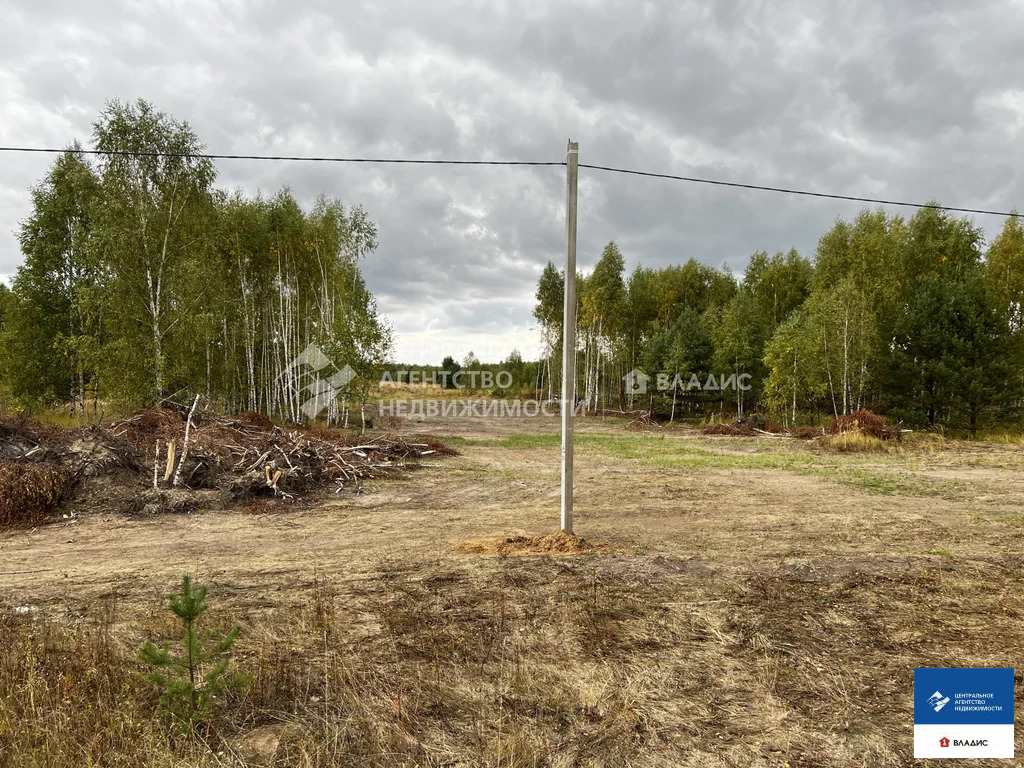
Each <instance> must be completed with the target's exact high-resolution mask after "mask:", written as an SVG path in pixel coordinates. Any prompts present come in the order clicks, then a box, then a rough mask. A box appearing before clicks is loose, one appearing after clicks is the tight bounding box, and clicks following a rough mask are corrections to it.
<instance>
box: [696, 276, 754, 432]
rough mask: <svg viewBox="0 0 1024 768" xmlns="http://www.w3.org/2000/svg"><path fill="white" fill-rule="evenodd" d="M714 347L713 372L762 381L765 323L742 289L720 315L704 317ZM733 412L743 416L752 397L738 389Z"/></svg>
mask: <svg viewBox="0 0 1024 768" xmlns="http://www.w3.org/2000/svg"><path fill="white" fill-rule="evenodd" d="M706 318H707V320H708V322H709V323H710V325H711V334H712V338H713V339H714V343H715V368H716V369H717V370H718V371H720V372H724V373H735V374H737V375H738V376H739V375H743V374H746V375H748V376H750V377H751V382H752V383H756V382H757V381H758V380H759V379H760V378H761V370H762V360H763V356H764V344H765V340H766V339H765V337H766V330H767V328H766V323H765V320H764V317H762V315H761V310H760V307H759V306H758V304H757V300H756V299H755V298H754V295H753V293H752V292H751V290H750V289H749V288H747V287H744V288H743V289H741V290H740V291H738V292H737V293H736V295H735V296H733V298H732V300H731V301H730V302H729V303H728V304H727V305H726V306H725V307H724V308H723V309H722V310H721V311H720V312H719V313H715V312H714V311H713V310H712V311H711V312H709V313H708V314H707V315H706ZM735 396H736V411H737V413H738V414H739V415H740V416H742V415H743V413H744V406H745V403H746V401H747V400H748V398H749V397H750V396H751V393H747V392H744V391H743V390H742V389H740V388H737V389H736V392H735Z"/></svg>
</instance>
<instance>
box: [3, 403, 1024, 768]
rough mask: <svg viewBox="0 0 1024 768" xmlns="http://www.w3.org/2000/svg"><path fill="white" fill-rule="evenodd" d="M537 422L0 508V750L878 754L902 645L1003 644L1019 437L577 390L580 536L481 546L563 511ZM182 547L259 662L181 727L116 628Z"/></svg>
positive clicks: (245, 664) (169, 579) (906, 745)
mask: <svg viewBox="0 0 1024 768" xmlns="http://www.w3.org/2000/svg"><path fill="white" fill-rule="evenodd" d="M557 426H558V425H557V423H556V422H555V421H554V420H551V419H542V418H538V419H455V420H422V421H414V422H409V423H407V424H405V426H404V428H405V431H406V432H407V433H408V434H430V435H436V436H440V437H442V438H444V439H446V440H447V442H449V443H450V444H451V445H453V446H454V447H456V448H457V449H458V450H459V451H461V453H462V455H461V456H458V457H453V458H445V459H438V460H437V461H436V462H431V463H430V464H429V465H427V466H423V467H422V468H421V469H419V470H418V471H416V472H412V473H408V474H406V475H404V476H402V477H399V478H394V479H388V480H378V481H373V482H372V483H369V484H367V485H366V486H364V488H363V492H362V493H359V494H340V495H331V496H329V497H324V498H322V499H319V500H317V501H316V503H311V504H306V505H303V506H279V505H275V504H261V505H254V506H252V507H249V508H247V509H246V510H245V511H235V512H221V511H215V510H209V511H206V512H205V513H204V514H192V515H168V516H161V517H151V518H138V517H125V516H117V515H114V514H112V513H111V512H110V511H109V510H104V509H102V508H97V509H92V510H89V511H88V512H87V513H85V514H82V515H81V516H80V517H79V518H78V519H77V520H74V521H68V520H65V521H62V522H58V523H54V524H51V525H47V526H42V527H39V528H37V529H34V530H29V531H24V530H23V531H17V532H6V533H0V571H2V572H3V574H2V575H0V766H18V767H19V768H20V767H21V766H40V767H41V766H47V767H48V766H72V765H74V766H81V765H109V766H121V765H124V766H136V765H155V766H171V765H175V766H177V765H185V766H228V765H230V766H236V765H280V766H286V765H287V766H335V765H352V766H365V765H370V766H373V765H379V766H438V767H440V766H466V767H468V766H509V767H510V768H511V767H512V766H576V765H595V766H709V767H710V768H715V767H716V766H778V767H780V768H781V767H782V766H787V765H788V766H790V768H796V767H797V766H803V767H805V768H812V767H813V768H817V767H819V766H903V765H911V764H913V763H914V761H913V759H912V722H913V719H912V682H913V669H914V667H918V666H1015V665H1017V662H1018V661H1019V659H1020V657H1021V652H1022V650H1024V639H1022V633H1021V621H1022V614H1024V558H1022V557H1021V550H1022V543H1024V542H1022V539H1024V508H1022V504H1021V499H1022V497H1024V496H1022V494H1024V473H1022V472H1021V470H1022V468H1024V449H1022V448H1021V446H1020V445H1018V444H1015V443H1013V442H1012V441H1010V442H1007V443H1005V444H999V443H994V442H987V443H961V442H942V441H938V440H933V439H917V440H915V439H910V440H907V441H906V442H905V444H904V445H903V446H901V447H899V448H896V449H891V450H884V451H880V452H878V451H874V452H832V451H828V450H823V449H822V448H821V447H820V446H819V445H818V444H817V443H811V444H809V443H804V442H799V441H793V440H778V439H767V438H731V437H703V436H700V435H698V434H696V433H694V432H692V431H689V430H686V429H682V428H678V429H676V428H673V429H664V428H661V429H653V430H651V431H648V432H634V431H629V430H627V429H626V427H625V424H624V423H623V422H621V421H616V420H612V419H609V420H602V419H584V420H581V421H580V422H579V424H578V435H577V462H576V466H577V517H576V532H577V533H578V534H579V535H581V536H583V537H584V538H585V539H586V540H587V542H588V543H589V545H590V546H589V548H587V549H586V550H585V551H583V552H581V553H571V554H565V555H545V554H529V555H523V556H515V555H513V556H507V555H506V556H502V555H490V554H486V553H487V552H489V551H497V550H495V549H493V548H488V546H483V545H481V546H477V545H478V544H479V543H480V542H484V543H487V542H495V541H497V542H501V541H503V540H504V538H505V537H516V536H535V535H541V534H546V533H548V532H550V531H551V530H552V529H553V528H555V527H556V525H557V517H558V455H559V436H558V432H557ZM186 571H188V572H191V573H194V574H195V575H196V576H197V577H198V578H199V579H200V580H201V581H203V582H204V583H206V584H208V585H209V586H210V589H211V594H212V598H213V605H214V608H213V610H212V611H211V612H210V614H209V615H208V616H207V625H208V626H209V627H211V628H214V627H215V628H220V629H226V628H227V627H229V626H230V625H231V624H233V623H238V624H240V625H241V626H242V630H243V631H242V635H241V637H240V639H239V640H238V642H237V644H236V646H235V654H234V663H235V666H236V667H237V668H238V669H239V670H240V671H243V672H246V673H248V674H250V675H251V680H252V682H251V684H250V686H249V687H248V689H247V690H245V691H243V692H240V693H238V694H236V695H235V696H234V697H232V698H231V699H230V700H228V701H226V702H225V703H224V706H223V708H222V710H221V712H220V714H219V716H218V717H217V718H216V720H215V721H214V722H212V723H211V724H210V726H209V727H206V728H203V729H201V730H200V732H199V733H197V734H195V735H194V736H191V737H187V738H182V737H175V736H173V735H169V734H168V731H167V729H166V727H165V725H164V723H163V722H162V721H161V719H160V718H159V716H158V715H157V714H156V696H157V695H156V692H155V690H154V689H153V687H152V685H151V684H150V683H149V682H148V681H147V680H146V670H145V669H144V668H143V667H142V665H141V664H140V663H139V662H138V661H137V660H136V655H137V650H138V647H139V645H140V643H141V642H142V641H144V640H146V639H153V640H158V641H159V640H162V639H165V638H167V637H169V636H170V635H171V634H172V633H173V624H172V622H171V621H170V614H169V613H168V612H167V610H166V608H165V607H164V602H163V601H164V596H165V595H166V594H167V593H168V592H170V591H171V590H172V589H173V588H174V587H175V585H176V583H177V582H178V580H179V579H180V576H181V574H182V573H183V572H186ZM1018 666H1019V665H1018ZM1020 748H1021V745H1020V744H1018V750H1020ZM1001 764H1005V763H1001Z"/></svg>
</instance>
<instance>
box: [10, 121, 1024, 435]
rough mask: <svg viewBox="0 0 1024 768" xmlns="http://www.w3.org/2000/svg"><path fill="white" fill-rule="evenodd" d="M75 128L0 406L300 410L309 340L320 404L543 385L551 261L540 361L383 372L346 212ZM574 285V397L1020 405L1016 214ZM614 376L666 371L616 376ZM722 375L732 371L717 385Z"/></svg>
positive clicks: (967, 407) (41, 237)
mask: <svg viewBox="0 0 1024 768" xmlns="http://www.w3.org/2000/svg"><path fill="white" fill-rule="evenodd" d="M92 141H93V144H92V149H90V150H86V151H83V150H82V147H81V146H80V145H78V144H74V145H72V146H71V147H70V148H69V150H70V151H68V152H64V153H61V154H58V155H57V156H56V160H55V162H54V163H53V165H52V166H51V167H50V169H49V171H48V173H47V174H46V176H45V178H44V179H42V180H41V181H40V182H39V184H38V185H37V186H35V187H34V188H33V189H32V191H31V194H32V210H31V213H30V215H29V216H28V217H27V218H26V219H25V220H24V221H23V222H22V224H21V228H20V232H19V233H18V235H19V241H20V247H21V251H22V255H23V263H22V265H21V266H20V267H19V269H18V272H17V274H16V276H15V277H14V280H13V283H12V286H11V287H10V288H7V287H5V286H3V285H2V284H0V399H3V400H6V401H8V402H12V403H14V404H16V405H17V406H18V407H20V408H22V409H23V410H25V409H27V410H31V409H32V408H33V407H37V406H39V405H47V404H56V403H67V404H69V407H70V410H71V414H72V415H78V416H80V417H81V416H82V415H84V414H85V413H86V412H88V411H91V412H92V413H93V415H95V414H96V412H97V411H98V410H100V409H101V405H100V404H101V403H103V402H109V403H112V404H116V406H117V407H118V408H119V409H129V408H133V407H139V406H150V405H154V404H159V403H163V402H167V401H178V402H182V401H186V402H187V401H188V400H190V399H191V398H192V397H193V396H194V395H197V394H198V395H203V396H205V397H206V398H207V399H208V400H209V402H210V403H212V404H214V405H215V406H216V407H218V408H220V409H221V410H224V411H228V412H239V411H243V410H249V411H259V412H263V413H265V414H267V415H269V416H272V417H275V418H279V419H282V420H287V421H301V420H303V418H304V413H303V410H302V406H303V402H304V401H305V400H306V399H307V397H308V393H306V392H304V391H303V388H302V386H301V383H300V382H299V380H298V378H297V376H296V374H295V370H294V366H293V361H294V360H296V358H298V357H299V356H300V355H301V354H302V353H303V352H304V351H305V350H306V349H307V347H308V346H309V345H310V344H313V345H315V346H316V347H317V348H318V349H319V350H322V352H323V353H324V355H326V358H329V359H330V360H333V361H344V363H345V364H347V365H349V366H351V369H352V376H351V378H350V379H349V378H346V380H344V381H340V383H339V384H338V386H337V387H336V391H337V392H338V393H339V397H338V398H337V399H336V400H331V401H330V403H329V408H330V410H329V411H328V413H327V416H328V418H334V417H338V416H339V414H340V413H346V412H347V409H348V407H349V405H350V404H359V405H362V404H364V403H366V402H367V400H368V399H370V398H373V397H376V396H378V394H380V395H382V396H383V395H385V394H386V393H384V392H383V391H381V392H378V385H379V382H380V380H381V377H382V376H384V378H385V379H388V378H391V380H393V381H397V380H400V379H401V377H402V375H403V374H402V371H418V372H419V373H420V374H423V373H431V372H433V373H441V374H443V375H445V376H451V375H453V374H454V373H455V372H457V371H459V370H460V369H461V370H466V371H472V370H479V371H489V372H491V373H493V374H497V373H499V372H501V371H507V372H509V373H510V374H511V379H510V380H511V385H508V383H509V382H508V380H503V382H502V385H501V386H491V387H489V388H484V389H482V390H480V389H477V387H476V386H475V384H474V385H472V386H470V387H469V388H470V389H471V390H473V391H474V392H482V393H485V394H490V395H492V396H497V397H507V396H521V397H538V398H547V399H555V398H557V397H558V396H559V394H560V389H561V381H560V367H561V339H562V302H563V291H564V274H563V273H562V272H561V271H560V270H559V269H558V268H556V267H555V265H554V264H552V263H548V264H547V266H546V267H545V268H544V269H543V271H542V273H541V275H540V278H539V282H538V285H537V292H536V299H537V303H536V307H535V310H534V316H535V319H536V321H537V327H538V328H539V331H540V335H541V340H542V349H543V353H542V355H541V359H540V360H535V361H531V360H524V359H523V358H522V356H521V355H520V353H519V352H518V351H513V352H512V353H511V354H510V355H509V356H508V358H507V359H505V360H501V361H483V362H482V361H480V360H478V359H477V358H476V357H475V356H474V355H473V354H472V353H471V352H470V353H469V354H468V355H467V356H466V357H465V358H463V359H462V360H461V361H457V360H456V359H455V358H454V357H448V358H446V359H445V360H444V361H443V362H441V361H439V362H441V364H440V366H436V365H435V366H425V365H396V364H395V363H394V362H393V361H392V360H391V357H392V354H391V353H392V348H393V331H392V329H391V328H390V326H389V325H388V323H387V321H386V319H385V318H383V317H382V316H381V315H380V314H379V313H378V311H377V306H376V302H375V300H374V297H373V295H372V294H371V292H370V291H369V290H368V289H367V287H366V285H365V282H364V280H363V278H362V275H361V273H360V264H361V262H362V260H363V259H364V258H366V257H367V256H368V255H370V254H371V253H373V251H374V250H375V248H376V245H377V230H376V227H375V226H374V224H373V223H372V221H370V219H369V217H368V216H367V214H366V212H365V211H364V210H363V209H362V208H360V207H358V206H356V207H346V205H345V204H343V203H342V202H341V201H338V200H333V199H328V198H326V197H324V196H321V197H319V198H318V199H317V200H316V201H315V202H314V203H313V204H312V205H311V206H309V207H308V209H307V210H304V209H303V207H302V206H301V205H300V204H299V203H298V202H297V201H296V199H295V197H294V196H293V195H292V193H291V192H290V191H289V190H288V189H287V188H285V189H282V190H281V191H280V192H278V193H277V194H276V195H273V196H272V197H264V196H262V195H259V194H257V195H256V196H246V195H245V194H243V193H241V192H239V191H226V190H222V189H218V188H217V187H216V186H215V182H216V171H215V168H214V166H213V163H212V161H211V160H210V159H209V158H208V157H206V156H205V155H204V151H205V146H204V144H203V143H202V142H201V141H200V139H199V138H198V137H197V136H196V134H195V133H194V132H193V130H192V129H191V128H190V127H189V125H188V124H187V123H184V122H181V121H178V120H175V119H174V118H173V117H171V116H169V115H167V114H164V113H162V112H159V111H158V110H156V109H155V108H154V107H153V106H152V105H150V104H149V103H147V102H145V101H137V102H132V103H121V102H117V101H114V102H111V103H110V104H108V105H107V107H106V109H105V110H104V111H103V112H102V113H101V114H100V115H99V117H98V119H97V120H96V122H95V124H94V131H93V136H92ZM577 280H578V290H577V297H578V304H577V311H576V317H577V329H576V330H577V340H578V344H577V401H578V403H579V404H580V407H581V408H582V409H583V410H585V411H587V412H591V413H596V412H599V411H601V410H603V409H609V408H611V409H616V410H622V409H628V410H636V409H644V410H648V411H650V412H651V413H652V414H654V415H657V416H659V417H663V418H666V419H668V420H676V419H695V418H700V419H704V418H724V417H725V416H726V414H728V415H730V416H733V415H734V416H735V417H737V418H742V417H743V416H744V415H746V414H750V413H751V412H755V411H757V412H762V413H766V414H771V415H772V417H773V418H775V419H777V420H779V421H781V422H783V423H785V424H787V425H795V424H797V423H800V422H804V421H815V420H818V419H821V418H823V417H829V416H838V415H841V414H845V413H849V412H851V411H856V410H859V409H862V408H869V409H871V410H874V411H876V412H880V413H884V414H887V415H888V416H889V417H890V419H891V420H897V421H900V422H902V423H904V424H907V425H910V426H915V427H924V426H931V427H942V428H948V429H953V430H962V431H969V432H972V433H974V432H977V430H978V429H980V428H984V427H988V426H992V425H1000V426H1015V425H1017V423H1018V419H1019V417H1020V405H1021V401H1022V398H1024V376H1022V371H1024V323H1022V312H1021V308H1022V304H1024V226H1022V223H1021V221H1020V218H1019V217H1018V216H1016V215H1013V216H1010V217H1008V218H1006V219H1005V223H1003V225H1002V229H1001V231H999V232H998V234H996V236H995V237H994V238H993V239H992V241H991V243H988V244H986V242H985V238H984V233H983V231H982V230H981V228H980V227H979V226H977V225H976V224H975V223H974V222H973V221H972V220H970V219H968V218H957V217H956V216H954V215H951V214H950V213H948V212H946V211H944V210H942V209H941V208H940V207H939V206H938V204H937V203H936V204H930V205H929V206H926V207H923V208H920V209H919V210H917V211H916V212H915V213H914V214H913V215H912V216H910V217H909V218H904V217H903V216H899V215H894V214H890V213H887V212H886V211H885V210H882V209H878V210H864V211H862V212H861V213H860V214H859V215H858V216H857V217H856V218H854V219H853V220H852V221H847V220H842V219H840V220H837V221H836V222H835V224H834V226H833V227H832V228H831V229H830V230H829V231H828V232H826V233H825V234H824V235H822V237H821V239H820V240H819V242H818V245H817V249H816V252H815V253H814V255H813V258H808V257H806V256H804V255H801V254H800V253H798V252H797V251H796V250H795V249H791V250H789V251H787V252H778V253H775V254H774V255H769V253H768V252H767V251H759V252H757V253H754V254H753V256H751V258H750V261H749V263H748V265H747V267H746V269H745V270H744V272H743V274H742V276H741V277H738V278H737V277H736V276H734V275H732V274H731V273H730V272H729V271H728V270H725V269H717V268H715V267H713V266H710V265H708V264H705V263H702V262H699V261H697V260H695V259H692V258H691V259H689V260H688V261H686V262H685V263H682V264H677V265H672V266H667V267H662V268H650V267H644V266H637V267H636V268H635V269H634V270H633V271H632V272H631V273H630V274H629V275H628V276H627V275H626V271H625V258H624V255H623V253H622V252H621V251H620V249H619V247H618V246H617V245H616V244H615V243H614V242H611V243H609V244H608V245H607V246H606V247H605V248H604V250H603V252H602V253H601V255H600V258H599V259H598V260H597V262H596V265H595V266H594V268H593V270H592V271H591V272H590V273H589V274H585V275H584V274H580V275H578V277H577ZM634 370H638V371H642V372H643V373H644V374H645V375H647V376H650V377H652V381H661V382H669V385H668V386H663V387H660V388H659V387H654V386H652V387H651V389H650V390H649V391H646V392H644V393H643V394H638V393H636V392H632V391H631V390H627V387H626V381H627V379H626V376H627V373H628V372H630V371H634ZM406 375H408V374H406ZM738 377H742V379H741V380H742V381H744V382H747V383H748V386H745V387H738V386H733V387H731V388H728V387H726V388H720V387H716V386H714V384H715V382H721V381H733V382H735V381H737V380H738ZM506 378H507V377H506ZM694 383H699V386H697V387H694V386H693V384H694ZM709 383H710V384H711V385H712V386H707V385H708V384H709ZM449 386H450V385H449Z"/></svg>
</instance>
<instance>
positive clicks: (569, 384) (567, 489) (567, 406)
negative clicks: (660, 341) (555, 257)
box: [562, 141, 580, 534]
mask: <svg viewBox="0 0 1024 768" xmlns="http://www.w3.org/2000/svg"><path fill="white" fill-rule="evenodd" d="M579 159H580V145H579V143H577V142H575V141H570V142H569V148H568V151H567V154H566V158H565V307H564V308H563V312H562V321H563V322H562V530H563V531H565V532H566V533H568V534H571V533H572V417H573V415H574V413H575V412H576V180H577V176H578V175H579Z"/></svg>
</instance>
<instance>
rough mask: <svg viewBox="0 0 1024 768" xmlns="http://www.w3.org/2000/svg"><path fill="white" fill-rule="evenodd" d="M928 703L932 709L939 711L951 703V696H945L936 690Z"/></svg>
mask: <svg viewBox="0 0 1024 768" xmlns="http://www.w3.org/2000/svg"><path fill="white" fill-rule="evenodd" d="M928 703H929V704H930V705H931V707H932V709H934V710H935V711H936V712H939V711H941V710H942V708H943V707H944V706H946V705H947V704H949V696H943V695H942V694H941V693H940V692H939V691H936V692H935V693H933V694H932V695H931V696H929V697H928Z"/></svg>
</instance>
